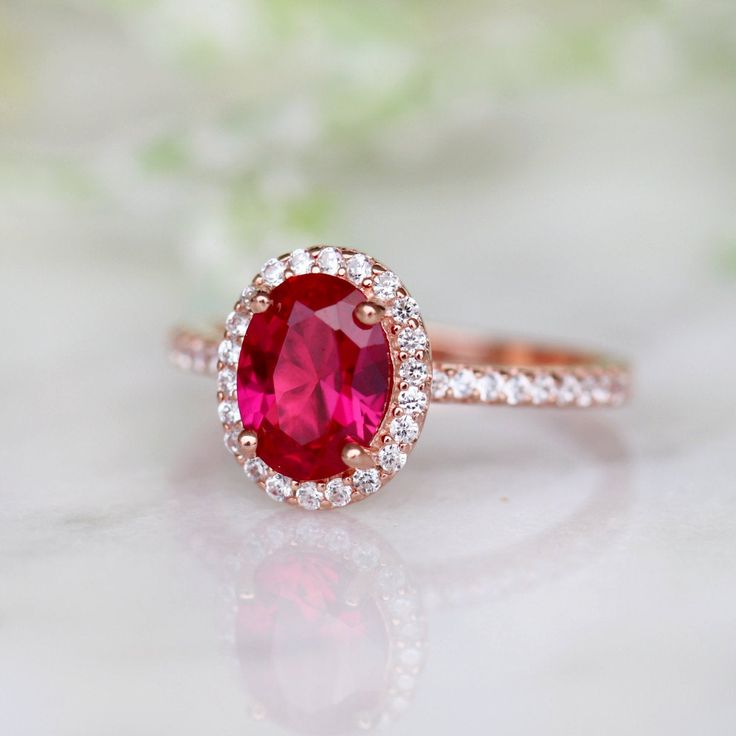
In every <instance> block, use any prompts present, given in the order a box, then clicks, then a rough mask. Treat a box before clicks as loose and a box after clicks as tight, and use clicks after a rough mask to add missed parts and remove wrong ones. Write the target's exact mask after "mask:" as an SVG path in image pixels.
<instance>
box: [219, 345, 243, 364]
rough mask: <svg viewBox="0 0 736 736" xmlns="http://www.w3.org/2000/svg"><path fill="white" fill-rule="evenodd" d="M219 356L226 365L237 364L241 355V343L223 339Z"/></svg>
mask: <svg viewBox="0 0 736 736" xmlns="http://www.w3.org/2000/svg"><path fill="white" fill-rule="evenodd" d="M217 357H218V358H219V359H220V360H221V361H222V362H223V363H225V365H236V364H237V362H238V358H239V357H240V345H238V344H237V343H235V342H233V341H232V340H223V341H222V342H221V343H220V346H219V347H218V348H217Z"/></svg>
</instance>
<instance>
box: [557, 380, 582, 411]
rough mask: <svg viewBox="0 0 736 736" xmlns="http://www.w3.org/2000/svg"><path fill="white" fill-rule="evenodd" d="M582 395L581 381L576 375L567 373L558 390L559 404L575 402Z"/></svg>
mask: <svg viewBox="0 0 736 736" xmlns="http://www.w3.org/2000/svg"><path fill="white" fill-rule="evenodd" d="M579 396H580V381H578V379H577V378H575V376H570V375H567V376H565V377H564V378H563V379H562V383H561V384H560V388H559V390H558V392H557V403H558V404H563V405H564V404H574V403H575V402H576V401H577V400H578V397H579Z"/></svg>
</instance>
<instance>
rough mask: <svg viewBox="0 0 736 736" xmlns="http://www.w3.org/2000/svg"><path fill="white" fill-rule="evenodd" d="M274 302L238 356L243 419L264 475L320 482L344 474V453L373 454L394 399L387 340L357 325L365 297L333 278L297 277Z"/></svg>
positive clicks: (256, 319) (277, 291) (274, 294)
mask: <svg viewBox="0 0 736 736" xmlns="http://www.w3.org/2000/svg"><path fill="white" fill-rule="evenodd" d="M326 250H327V249H325V250H323V251H322V253H321V255H325V251H326ZM330 255H332V254H330ZM335 255H336V254H335ZM324 260H331V258H327V259H324ZM321 265H323V264H321ZM323 267H324V265H323ZM270 298H271V306H270V307H269V308H268V309H267V310H266V311H265V312H262V313H260V314H255V315H254V316H253V317H252V319H251V322H250V325H249V326H248V331H247V332H246V335H245V338H244V340H243V347H242V350H241V352H240V359H239V363H238V388H237V396H238V406H239V409H240V418H241V421H242V423H243V427H244V428H246V429H253V430H255V431H256V433H257V434H258V450H257V452H258V456H259V457H260V458H261V459H262V460H263V461H264V462H265V463H266V464H267V465H268V466H270V467H271V468H273V469H274V470H275V471H277V472H278V473H282V474H283V475H285V476H287V477H289V478H293V479H295V480H297V481H313V480H322V479H325V478H328V477H330V476H333V475H337V474H339V473H342V472H344V471H345V470H346V469H347V468H346V466H345V464H344V463H343V461H342V457H341V453H342V449H343V447H344V446H345V444H347V443H349V442H354V443H357V444H359V445H361V446H363V447H365V446H369V445H370V444H371V443H372V441H373V440H374V438H375V436H376V433H377V432H378V429H379V427H380V426H381V423H382V422H383V419H384V417H385V414H386V411H387V408H388V403H389V398H390V397H391V394H392V390H393V367H392V361H391V355H390V349H389V343H388V338H387V336H386V333H385V331H384V329H383V327H382V326H381V325H380V324H377V325H372V326H367V325H363V324H361V323H359V322H358V321H356V320H355V318H354V316H353V311H354V309H355V307H356V306H357V305H358V304H360V303H361V302H363V301H365V297H364V295H363V293H362V292H361V291H360V290H359V289H357V288H355V286H353V285H351V284H350V283H348V282H347V281H345V280H344V279H340V278H338V277H336V276H331V275H328V274H324V273H322V274H305V275H302V276H293V277H292V278H290V279H287V280H286V281H284V282H283V283H281V284H279V285H278V286H277V287H276V288H274V289H273V290H272V291H271V293H270Z"/></svg>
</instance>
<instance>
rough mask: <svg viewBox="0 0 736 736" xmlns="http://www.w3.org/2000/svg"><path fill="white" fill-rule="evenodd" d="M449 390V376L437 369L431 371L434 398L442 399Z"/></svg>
mask: <svg viewBox="0 0 736 736" xmlns="http://www.w3.org/2000/svg"><path fill="white" fill-rule="evenodd" d="M449 390H450V377H449V376H448V375H447V373H445V372H444V371H441V370H439V369H437V370H435V371H434V372H433V373H432V396H434V398H435V399H444V398H445V396H447V392H448V391H449Z"/></svg>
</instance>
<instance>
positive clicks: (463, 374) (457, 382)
mask: <svg viewBox="0 0 736 736" xmlns="http://www.w3.org/2000/svg"><path fill="white" fill-rule="evenodd" d="M450 388H452V393H453V395H454V396H455V398H456V399H467V398H468V397H469V396H471V395H472V393H473V390H474V389H475V374H474V373H473V371H471V370H468V369H467V368H464V369H463V370H461V371H458V372H457V373H456V374H455V375H454V376H453V377H452V378H451V379H450Z"/></svg>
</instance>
